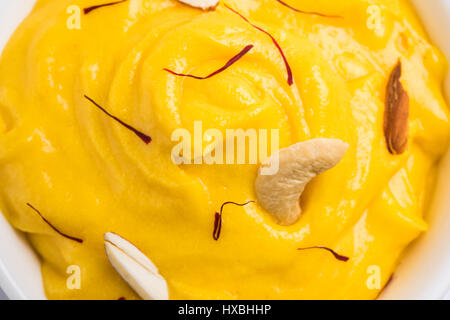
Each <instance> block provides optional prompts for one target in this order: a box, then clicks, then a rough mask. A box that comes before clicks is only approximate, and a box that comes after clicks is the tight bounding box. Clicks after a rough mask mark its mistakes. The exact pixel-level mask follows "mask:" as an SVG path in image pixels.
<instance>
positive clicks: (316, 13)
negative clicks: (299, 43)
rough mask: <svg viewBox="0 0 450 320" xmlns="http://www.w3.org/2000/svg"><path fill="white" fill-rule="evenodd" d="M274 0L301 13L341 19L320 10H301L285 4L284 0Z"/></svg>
mask: <svg viewBox="0 0 450 320" xmlns="http://www.w3.org/2000/svg"><path fill="white" fill-rule="evenodd" d="M276 1H278V2H279V3H280V4H282V5H283V6H285V7H288V8H289V9H291V10H294V11H295V12H299V13H303V14H311V15H316V16H321V17H325V18H338V19H343V17H342V16H337V15H328V14H323V13H320V12H314V11H303V10H300V9H297V8H294V7H293V6H291V5H289V4H287V3H286V2H284V1H281V0H276Z"/></svg>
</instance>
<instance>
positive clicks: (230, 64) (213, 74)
mask: <svg viewBox="0 0 450 320" xmlns="http://www.w3.org/2000/svg"><path fill="white" fill-rule="evenodd" d="M252 48H253V45H252V44H250V45H248V46H246V47H245V48H244V49H242V50H241V52H239V53H238V54H237V55H235V56H234V57H233V58H231V59H230V60H228V62H227V63H226V64H225V65H224V66H223V67H222V68H220V69H218V70H216V71H214V72H213V73H211V74H209V75H207V76H205V77H199V76H194V75H191V74H184V73H177V72H175V71H172V70H169V69H166V68H164V69H163V70H165V71H167V72H169V73H171V74H173V75H175V76H181V77H190V78H194V79H198V80H205V79H209V78H211V77H213V76H215V75H216V74H219V73H221V72H223V71H225V70H226V69H228V68H229V67H231V66H232V65H233V64H235V63H236V62H237V61H238V60H239V59H241V58H242V57H243V56H245V55H246V54H247V53H248V52H249V51H250V50H251V49H252Z"/></svg>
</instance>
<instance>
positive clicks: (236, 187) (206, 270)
mask: <svg viewBox="0 0 450 320" xmlns="http://www.w3.org/2000/svg"><path fill="white" fill-rule="evenodd" d="M105 2H108V1H101V0H95V1H94V0H38V1H37V4H36V6H35V7H34V9H33V11H32V12H31V13H30V15H29V16H28V17H27V18H26V19H25V21H24V22H23V23H22V25H21V26H20V27H19V28H18V30H17V31H16V32H15V34H14V35H13V36H12V38H11V40H10V41H9V44H8V45H7V47H6V49H5V50H4V52H3V54H2V57H1V61H0V181H1V184H0V204H1V211H2V212H3V214H4V215H5V216H6V218H7V219H8V220H9V221H10V223H11V224H12V225H13V226H14V227H15V228H17V229H19V230H21V231H23V232H25V233H26V234H27V236H28V239H29V241H30V243H31V244H32V246H33V247H34V248H35V250H36V251H37V253H38V254H39V255H40V257H41V259H42V274H43V279H44V284H45V290H46V293H47V296H48V297H49V298H51V299H61V298H63V299H78V298H84V299H118V298H119V297H126V298H127V299H133V298H137V296H136V295H135V293H133V291H132V290H131V289H130V288H129V287H128V286H127V284H126V283H125V282H124V281H123V280H122V279H121V278H120V277H119V275H118V274H117V273H116V272H115V271H114V269H113V268H112V267H111V265H110V264H109V262H108V260H107V257H106V255H105V252H104V248H103V234H104V233H106V232H115V233H118V234H120V235H122V236H123V237H125V238H126V239H128V240H130V241H131V242H133V243H134V244H135V245H136V246H138V247H139V248H140V249H141V250H142V252H144V253H145V254H146V255H147V256H148V257H149V258H150V259H151V260H152V261H153V262H154V263H155V264H156V265H157V266H158V268H159V270H160V273H161V274H162V275H163V276H164V277H165V279H166V280H167V283H168V286H169V294H170V298H171V299H222V298H224V299H225V298H230V299H250V298H260V299H266V298H272V299H304V298H307V299H315V298H324V299H348V298H352V299H353V298H354V299H370V298H375V297H377V295H378V294H379V292H380V290H381V288H382V287H383V286H384V284H385V283H386V282H387V280H388V279H389V277H390V276H391V274H392V273H393V271H394V270H395V268H396V265H397V263H398V261H399V258H400V257H401V254H402V252H403V251H404V249H405V248H406V247H407V246H408V244H409V243H410V242H411V241H412V240H413V239H415V238H416V237H417V236H419V235H420V233H421V232H423V231H425V230H426V229H427V223H426V222H425V220H424V218H423V217H424V215H425V214H426V212H427V204H428V203H429V196H430V194H431V193H432V190H433V185H434V180H435V176H436V171H437V170H436V163H437V160H438V159H439V158H440V156H441V155H442V154H443V153H444V152H445V151H446V150H447V147H448V141H449V132H450V129H449V112H448V107H447V105H446V103H445V101H444V98H443V96H442V92H441V84H442V80H443V77H444V74H445V73H446V62H445V59H444V58H443V56H442V54H441V53H440V52H439V50H438V49H436V48H435V47H434V46H432V45H431V44H430V42H429V40H428V38H427V36H426V34H425V32H424V30H423V28H422V26H421V23H420V22H419V20H418V18H417V17H416V14H415V12H414V11H413V9H412V7H411V5H410V4H409V2H407V1H403V0H389V1H388V0H374V1H366V0H346V1H332V0H316V1H307V0H289V1H288V0H286V1H285V2H286V3H288V4H289V5H291V6H292V7H295V8H298V9H301V10H305V11H315V12H320V13H323V14H329V15H338V16H340V18H330V17H323V16H318V15H311V14H302V13H300V12H295V11H294V10H291V9H289V8H288V7H286V6H284V5H282V4H280V3H279V2H278V1H276V0H245V1H243V0H226V1H222V2H221V3H220V4H219V6H218V7H217V8H215V10H211V11H202V10H199V9H195V8H191V7H189V6H186V5H183V4H181V3H179V2H178V1H175V0H129V1H125V2H123V3H120V4H116V5H113V6H108V7H102V8H98V9H96V10H94V11H91V12H90V13H89V14H87V15H84V14H83V13H82V9H83V8H86V7H89V6H92V5H98V4H101V3H105ZM224 3H226V4H227V5H228V6H230V7H232V8H234V9H235V10H237V11H239V12H240V13H241V14H242V15H243V16H245V17H246V18H248V19H250V21H251V22H252V23H254V24H255V25H257V26H259V27H261V28H263V29H264V30H266V31H267V32H269V33H270V34H271V35H272V36H273V37H274V38H276V39H277V41H278V43H279V45H280V47H281V48H282V49H283V51H284V53H285V55H286V58H287V60H288V61H289V64H290V66H291V68H292V72H293V77H294V84H293V85H292V86H289V85H288V84H287V81H286V78H287V74H286V66H285V65H284V63H283V60H282V57H281V56H280V53H279V51H278V50H277V48H276V47H275V46H274V44H273V42H272V41H271V39H270V38H269V37H268V36H267V35H266V34H264V33H262V32H260V31H258V30H257V29H255V28H253V27H252V26H250V25H249V24H248V23H246V22H245V21H244V20H243V19H242V18H240V17H239V16H238V15H236V14H234V13H233V12H231V11H230V10H228V9H227V8H226V7H225V6H224ZM70 6H71V7H70ZM74 6H75V7H74ZM69 7H70V9H69V10H68V8H69ZM77 8H79V9H80V16H79V19H80V20H79V22H80V25H79V27H80V28H79V29H78V28H73V26H74V25H75V26H76V20H70V19H76V17H77V14H76V13H77ZM71 23H72V25H71ZM69 27H70V28H69ZM250 44H251V45H254V48H253V49H252V50H251V51H250V52H248V53H247V54H246V55H245V56H244V57H242V59H240V60H239V61H238V62H236V63H235V64H234V65H233V66H232V67H230V68H228V69H227V70H225V71H224V72H222V73H220V74H218V75H216V76H214V77H212V78H210V79H207V80H197V79H191V78H186V77H179V76H175V75H173V74H170V73H168V72H166V71H164V70H163V68H169V69H171V70H173V71H175V72H179V73H191V74H196V75H207V74H210V73H211V72H213V71H215V70H217V69H218V68H220V67H221V66H223V65H224V64H225V63H226V61H228V60H229V59H230V58H231V57H233V56H234V55H236V54H237V53H238V52H239V51H240V50H242V48H244V47H245V46H247V45H250ZM399 59H400V60H401V62H402V66H403V75H402V78H401V82H402V84H403V86H404V88H405V90H406V91H407V92H408V94H409V97H410V118H409V140H408V148H407V151H406V152H405V153H403V154H401V155H392V154H390V153H389V152H388V150H387V147H386V143H385V139H384V135H383V113H384V107H385V101H384V100H385V94H386V85H387V83H388V79H389V75H390V73H391V71H392V69H393V68H394V66H395V65H396V64H397V61H398V60H399ZM84 95H88V96H89V97H91V98H92V99H93V100H95V101H97V102H98V103H99V104H100V105H102V106H103V107H104V108H105V109H106V110H108V111H109V112H110V113H111V114H113V115H115V116H117V117H118V118H120V119H121V120H123V121H124V122H126V123H128V124H130V125H132V126H133V127H135V128H137V129H139V130H140V131H142V132H144V133H146V134H148V135H150V136H151V137H152V139H153V141H152V142H151V143H150V144H148V145H147V144H145V143H143V142H142V141H141V140H140V139H139V138H138V137H136V135H134V134H133V133H132V132H130V131H129V130H127V129H126V128H124V127H123V126H121V125H120V124H118V123H117V122H116V121H114V120H112V119H111V118H109V117H107V116H106V115H105V114H104V113H103V112H101V111H100V110H99V109H98V108H96V107H95V106H93V104H92V103H90V102H89V101H87V100H86V99H85V98H84ZM197 120H199V121H202V123H203V129H204V130H206V129H208V128H217V129H219V130H221V131H225V130H226V129H237V128H242V129H249V128H254V129H279V130H280V148H284V147H287V146H290V145H292V144H294V143H297V142H300V141H305V140H308V139H312V138H322V137H323V138H338V139H341V140H343V141H345V142H347V143H348V144H349V145H350V148H349V150H348V151H347V153H346V155H345V156H344V158H343V159H342V161H341V162H340V163H339V164H338V166H336V167H335V168H333V169H331V170H329V171H327V172H326V173H324V174H322V175H320V176H319V177H317V178H316V179H314V180H313V181H312V182H311V183H310V184H309V185H308V186H307V189H306V192H305V193H304V194H303V196H302V198H301V205H302V209H303V214H302V216H301V218H300V220H299V221H298V222H297V223H296V224H294V225H292V226H288V227H286V226H280V225H278V224H276V223H275V221H274V219H273V218H272V217H271V216H270V214H269V213H268V212H265V211H264V210H263V209H262V208H261V207H260V206H258V204H257V203H256V204H250V205H248V206H246V207H237V206H227V207H226V208H225V210H224V213H223V226H222V232H221V235H220V239H219V240H218V241H214V239H213V237H212V232H213V225H214V213H215V212H216V211H218V210H219V208H220V206H221V204H222V203H223V202H225V201H235V202H245V201H249V200H255V198H256V195H255V191H254V181H255V177H256V174H257V169H258V165H205V164H204V165H175V164H174V163H173V162H172V161H171V154H170V153H171V149H172V147H173V146H174V144H175V143H174V142H173V141H171V134H172V132H173V131H174V130H176V129H178V128H186V129H189V130H191V131H192V130H193V123H194V121H197ZM27 203H30V204H32V205H33V206H34V207H36V208H38V209H39V210H40V211H41V213H42V214H43V216H45V218H46V219H47V220H48V221H50V222H51V223H52V224H53V225H54V226H56V227H57V228H58V229H59V230H61V231H62V232H64V233H66V234H70V235H71V236H74V237H78V238H81V239H83V240H84V242H83V243H81V244H80V243H77V242H75V241H72V240H70V239H67V238H64V237H62V236H61V235H60V234H58V233H56V232H55V231H54V230H53V229H52V228H50V226H49V225H48V224H46V223H45V222H44V221H43V220H42V219H41V218H40V217H39V216H38V215H37V214H36V212H34V211H32V210H30V208H29V207H27V205H26V204H27ZM317 245H322V246H327V247H329V248H332V249H333V250H335V251H336V252H339V253H340V254H342V255H345V256H348V257H349V258H350V259H349V261H347V262H342V261H338V260H336V259H334V258H333V256H332V255H331V254H330V253H329V252H326V251H324V250H307V251H299V250H296V249H297V248H301V247H308V246H317ZM72 265H75V266H79V267H80V271H81V282H80V284H81V288H80V289H75V290H69V289H68V287H67V280H68V277H69V276H70V274H67V273H66V271H67V268H68V267H69V266H72ZM374 271H377V272H374ZM377 274H378V275H379V276H380V279H379V280H380V283H378V285H377V281H376V280H377V279H376V278H371V276H373V275H375V276H377ZM69 280H70V279H69ZM69 287H70V286H69Z"/></svg>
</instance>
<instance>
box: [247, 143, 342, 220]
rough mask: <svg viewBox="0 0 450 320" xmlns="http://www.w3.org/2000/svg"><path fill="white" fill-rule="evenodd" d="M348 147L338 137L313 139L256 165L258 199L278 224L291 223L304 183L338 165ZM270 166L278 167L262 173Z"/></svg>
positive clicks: (284, 150)
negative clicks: (268, 173) (273, 170)
mask: <svg viewBox="0 0 450 320" xmlns="http://www.w3.org/2000/svg"><path fill="white" fill-rule="evenodd" d="M347 149H348V144H347V143H344V142H343V141H341V140H338V139H313V140H308V141H305V142H301V143H297V144H294V145H292V146H290V147H288V148H285V149H281V150H279V151H278V152H277V153H275V154H273V155H272V156H271V157H270V158H269V159H268V160H267V161H266V162H265V163H264V164H262V166H261V167H260V168H259V171H258V176H257V177H256V182H255V191H256V195H257V199H258V203H259V204H260V205H261V206H262V207H263V208H264V209H265V210H266V211H268V212H269V213H270V214H271V215H272V216H273V217H274V218H275V220H276V222H277V223H278V224H280V225H285V226H287V225H292V224H294V223H295V222H296V221H297V220H298V219H299V217H300V214H301V208H300V196H301V194H302V193H303V190H304V189H305V186H306V184H308V182H309V181H311V179H313V178H314V177H315V176H317V175H318V174H320V173H322V172H324V171H326V170H328V169H330V168H332V167H334V166H335V165H337V164H338V163H339V161H340V160H341V159H342V157H343V156H344V154H345V152H346V151H347ZM275 161H278V166H277V165H274V162H275ZM273 166H276V167H278V168H279V169H278V171H277V172H276V173H275V174H272V175H264V173H262V170H263V169H264V168H266V167H273Z"/></svg>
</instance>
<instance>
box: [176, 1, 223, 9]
mask: <svg viewBox="0 0 450 320" xmlns="http://www.w3.org/2000/svg"><path fill="white" fill-rule="evenodd" d="M178 1H180V2H182V3H184V4H187V5H190V6H191V7H194V8H200V9H203V10H210V9H212V8H215V7H216V6H217V5H218V4H219V0H178Z"/></svg>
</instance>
